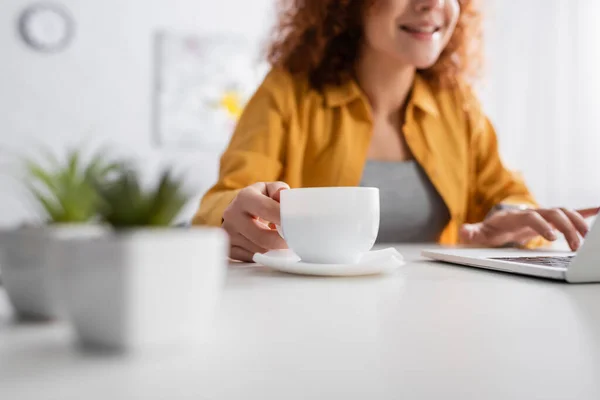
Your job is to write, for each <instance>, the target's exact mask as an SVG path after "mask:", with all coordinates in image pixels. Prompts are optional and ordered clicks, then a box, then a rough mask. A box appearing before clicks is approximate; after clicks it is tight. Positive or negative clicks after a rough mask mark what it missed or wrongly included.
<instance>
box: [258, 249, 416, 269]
mask: <svg viewBox="0 0 600 400" xmlns="http://www.w3.org/2000/svg"><path fill="white" fill-rule="evenodd" d="M253 260H254V262H255V263H257V264H260V265H264V266H265V267H269V268H272V269H275V270H277V271H281V272H287V273H290V274H300V275H317V276H360V275H376V274H382V273H389V272H393V271H395V270H396V269H398V267H400V266H402V265H404V258H403V257H402V255H401V254H400V253H399V252H398V251H397V250H396V249H394V248H391V247H390V248H388V249H383V250H376V251H370V252H368V253H366V254H364V255H363V256H362V258H361V260H360V261H359V262H358V263H356V264H311V263H305V262H302V261H301V260H300V257H298V256H297V255H296V254H295V253H294V252H293V251H291V250H273V251H269V252H268V253H265V254H259V253H256V254H255V255H254V257H253Z"/></svg>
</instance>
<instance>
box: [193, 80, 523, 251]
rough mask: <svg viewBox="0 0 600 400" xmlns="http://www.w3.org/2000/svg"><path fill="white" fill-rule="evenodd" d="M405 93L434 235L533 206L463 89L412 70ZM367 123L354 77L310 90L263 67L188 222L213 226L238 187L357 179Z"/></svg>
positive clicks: (448, 237) (446, 238)
mask: <svg viewBox="0 0 600 400" xmlns="http://www.w3.org/2000/svg"><path fill="white" fill-rule="evenodd" d="M411 93H412V94H411V97H410V99H409V103H408V106H407V110H406V118H405V121H406V122H405V125H404V135H405V137H406V142H407V144H408V146H409V147H410V150H411V151H412V153H413V155H414V157H415V159H416V161H417V162H418V163H419V164H420V165H421V166H422V167H423V169H424V170H425V172H426V174H427V175H428V177H429V179H430V180H431V182H432V184H433V185H434V186H435V188H436V189H437V191H438V192H439V194H440V195H441V197H442V198H443V200H444V202H445V203H446V206H447V207H448V210H449V212H450V216H451V217H450V221H449V223H448V225H447V226H446V228H445V229H444V231H443V233H442V235H441V238H440V243H442V244H455V243H456V242H457V240H458V228H459V227H460V226H461V225H462V224H463V223H465V222H479V221H481V220H483V218H484V217H485V215H486V214H487V213H488V212H489V211H490V209H491V208H492V207H493V206H494V205H496V204H499V203H510V204H515V203H518V204H528V205H532V206H535V202H534V199H533V198H532V196H531V194H530V193H529V191H528V190H527V188H526V186H525V185H524V183H523V182H522V181H521V180H520V179H519V178H518V176H516V175H515V174H513V173H511V172H510V171H509V170H508V169H507V168H505V166H504V165H503V164H502V162H501V159H500V156H499V153H498V143H497V140H496V134H495V132H494V129H493V127H492V125H491V124H490V122H489V120H488V119H487V118H486V117H485V115H484V114H483V112H482V110H481V107H480V105H479V103H478V102H477V100H476V98H475V96H474V95H473V94H472V93H471V92H470V91H469V90H467V89H466V88H462V89H453V90H442V89H435V88H434V87H433V86H432V85H430V84H429V83H428V82H427V81H426V80H425V79H424V78H422V77H421V76H419V75H418V74H417V76H416V78H415V81H414V86H413V88H412V92H411ZM372 128H373V127H372V120H371V110H370V106H369V103H368V102H367V99H366V97H365V96H364V94H363V92H362V91H361V89H360V88H359V87H358V85H357V84H356V83H355V82H354V81H349V82H348V83H346V84H344V85H341V86H329V87H326V88H324V89H323V90H322V91H316V90H314V89H313V88H311V87H310V85H309V83H308V80H307V79H302V78H298V77H295V76H292V75H291V74H289V73H288V72H286V71H284V70H281V69H273V70H271V72H270V73H269V74H268V75H267V77H266V78H265V80H264V81H263V83H262V85H261V86H260V87H259V88H258V90H257V91H256V93H255V94H254V96H253V97H252V98H251V99H250V101H249V102H248V104H247V106H246V108H245V110H244V112H243V113H242V116H241V118H240V120H239V122H238V125H237V127H236V129H235V132H234V134H233V136H232V139H231V142H230V144H229V146H228V148H227V149H226V151H225V152H224V154H223V156H222V158H221V167H220V174H219V179H218V182H217V183H216V184H215V185H214V186H213V187H212V188H211V189H210V190H209V191H208V192H207V193H206V195H205V196H204V198H203V199H202V202H201V205H200V208H199V210H198V212H197V213H196V215H195V217H194V220H193V222H194V224H196V225H212V226H220V225H221V218H222V215H223V211H224V210H225V208H227V206H228V205H229V204H230V202H231V201H232V200H233V198H234V197H235V196H236V194H237V193H238V192H239V190H240V189H242V188H244V187H246V186H248V185H251V184H253V183H256V182H270V181H284V182H286V183H288V184H289V185H290V187H292V188H297V187H319V186H357V185H359V184H360V180H361V177H362V172H363V168H364V165H365V162H366V158H367V150H368V148H369V144H370V140H371V134H372Z"/></svg>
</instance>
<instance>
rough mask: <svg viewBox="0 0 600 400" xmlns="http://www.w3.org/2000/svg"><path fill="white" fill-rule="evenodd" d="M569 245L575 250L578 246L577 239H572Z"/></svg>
mask: <svg viewBox="0 0 600 400" xmlns="http://www.w3.org/2000/svg"><path fill="white" fill-rule="evenodd" d="M570 245H571V248H572V249H573V250H577V249H578V248H579V240H572V241H571V243H570Z"/></svg>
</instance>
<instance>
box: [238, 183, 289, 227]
mask: <svg viewBox="0 0 600 400" xmlns="http://www.w3.org/2000/svg"><path fill="white" fill-rule="evenodd" d="M235 201H236V202H239V204H240V206H241V208H242V210H243V211H244V212H246V213H248V214H250V215H252V216H253V217H258V218H261V219H263V220H266V221H269V222H273V223H274V224H277V225H279V224H280V222H281V221H280V215H279V203H278V202H276V201H275V200H273V199H271V198H270V197H267V196H266V194H262V193H261V192H258V191H257V190H246V189H245V190H242V191H241V192H240V193H239V194H238V196H237V198H236V200H235ZM246 237H247V236H246Z"/></svg>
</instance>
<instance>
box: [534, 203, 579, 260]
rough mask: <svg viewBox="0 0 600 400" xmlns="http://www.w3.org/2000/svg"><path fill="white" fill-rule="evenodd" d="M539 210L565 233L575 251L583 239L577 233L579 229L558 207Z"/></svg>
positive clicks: (539, 212)
mask: <svg viewBox="0 0 600 400" xmlns="http://www.w3.org/2000/svg"><path fill="white" fill-rule="evenodd" d="M537 212H538V214H540V215H541V216H542V217H544V218H545V219H546V221H548V222H550V223H551V224H552V225H554V227H556V229H558V230H559V231H560V232H562V234H563V235H565V239H566V240H567V243H569V247H571V250H573V251H575V250H577V249H578V248H579V245H580V242H581V241H580V239H579V235H578V234H577V230H576V229H575V227H574V226H573V224H572V223H571V221H570V220H569V218H567V216H566V215H565V213H564V212H562V211H561V210H558V209H551V210H537Z"/></svg>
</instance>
